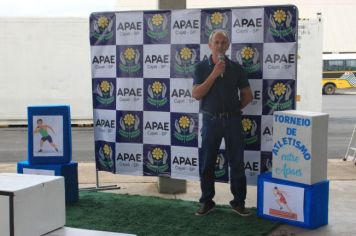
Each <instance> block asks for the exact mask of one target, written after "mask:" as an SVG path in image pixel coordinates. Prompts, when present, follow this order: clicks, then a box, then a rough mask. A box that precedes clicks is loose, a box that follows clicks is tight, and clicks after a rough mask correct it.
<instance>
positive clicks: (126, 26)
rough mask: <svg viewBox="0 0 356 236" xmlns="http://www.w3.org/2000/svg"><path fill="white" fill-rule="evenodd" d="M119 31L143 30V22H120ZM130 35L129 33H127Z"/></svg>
mask: <svg viewBox="0 0 356 236" xmlns="http://www.w3.org/2000/svg"><path fill="white" fill-rule="evenodd" d="M117 30H118V31H131V30H142V22H140V21H138V22H128V21H125V22H118V26H117ZM127 34H128V33H127Z"/></svg>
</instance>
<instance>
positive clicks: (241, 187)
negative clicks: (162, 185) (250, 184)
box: [199, 114, 246, 207]
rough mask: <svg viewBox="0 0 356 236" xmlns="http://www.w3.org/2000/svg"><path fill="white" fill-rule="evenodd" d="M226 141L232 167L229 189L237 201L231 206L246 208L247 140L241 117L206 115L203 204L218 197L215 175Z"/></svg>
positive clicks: (203, 140)
mask: <svg viewBox="0 0 356 236" xmlns="http://www.w3.org/2000/svg"><path fill="white" fill-rule="evenodd" d="M223 137H224V139H225V149H226V156H227V159H228V162H229V166H230V184H231V186H230V189H231V193H232V194H233V196H234V199H233V200H232V201H231V202H230V204H231V205H232V206H233V207H235V206H244V205H245V199H246V176H245V168H244V138H243V135H242V125H241V115H240V114H234V115H231V116H226V117H220V116H212V115H207V114H203V128H202V162H203V163H202V169H201V173H200V174H201V177H200V186H201V190H202V196H201V198H200V200H199V201H200V202H201V203H209V202H212V199H213V197H214V195H215V187H214V176H215V175H214V172H215V164H216V159H217V154H218V150H219V148H220V143H221V141H222V138H223Z"/></svg>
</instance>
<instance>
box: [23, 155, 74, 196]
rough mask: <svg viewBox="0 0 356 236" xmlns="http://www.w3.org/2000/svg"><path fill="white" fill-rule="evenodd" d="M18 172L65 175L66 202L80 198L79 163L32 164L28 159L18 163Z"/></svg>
mask: <svg viewBox="0 0 356 236" xmlns="http://www.w3.org/2000/svg"><path fill="white" fill-rule="evenodd" d="M17 173H20V174H45V175H54V176H63V177H64V179H65V180H64V183H65V199H66V203H74V202H77V201H78V200H79V188H78V163H76V162H71V163H67V164H48V165H42V164H41V165H39V164H37V165H32V164H29V162H28V161H20V162H18V163H17Z"/></svg>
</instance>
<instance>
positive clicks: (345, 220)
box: [0, 159, 356, 236]
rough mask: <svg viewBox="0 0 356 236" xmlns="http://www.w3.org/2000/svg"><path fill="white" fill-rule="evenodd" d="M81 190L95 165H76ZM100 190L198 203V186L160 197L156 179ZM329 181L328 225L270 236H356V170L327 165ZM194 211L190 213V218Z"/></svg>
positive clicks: (117, 179)
mask: <svg viewBox="0 0 356 236" xmlns="http://www.w3.org/2000/svg"><path fill="white" fill-rule="evenodd" d="M5 172H16V164H15V163H2V164H0V173H5ZM78 172H79V173H78V174H79V183H80V188H84V187H92V186H95V183H96V176H95V163H92V162H81V163H79V171H78ZM99 177H100V186H105V185H113V184H116V185H118V186H120V187H121V189H120V190H110V192H115V193H127V194H138V195H145V196H158V197H162V198H171V199H184V200H191V201H197V200H198V199H199V196H200V187H199V182H197V181H188V182H187V192H186V193H182V194H160V193H158V191H157V177H142V176H124V175H114V174H111V173H107V172H100V173H99ZM328 179H329V180H330V196H329V224H328V225H327V226H323V227H320V228H318V229H316V230H306V229H303V228H298V227H293V226H289V225H282V226H280V227H279V228H277V229H276V230H274V231H273V232H272V233H270V235H271V236H282V235H283V236H294V235H313V236H314V235H323V236H328V235H339V236H344V235H345V236H346V235H356V227H354V225H355V222H356V213H355V212H356V166H355V165H354V164H353V162H344V161H341V160H335V159H332V160H329V161H328ZM231 198H232V195H231V193H230V189H229V185H228V184H223V183H217V184H216V196H215V198H214V200H215V201H216V202H217V203H218V204H228V202H229V200H230V199H231ZM256 199H257V188H256V186H248V189H247V199H246V206H247V207H256V206H257V203H256ZM195 210H196V209H192V214H193V213H194V211H195Z"/></svg>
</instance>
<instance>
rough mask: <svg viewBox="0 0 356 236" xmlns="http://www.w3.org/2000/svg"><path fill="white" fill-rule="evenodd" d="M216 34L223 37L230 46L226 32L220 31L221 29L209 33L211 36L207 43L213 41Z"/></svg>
mask: <svg viewBox="0 0 356 236" xmlns="http://www.w3.org/2000/svg"><path fill="white" fill-rule="evenodd" d="M217 34H221V35H223V36H224V37H225V38H226V39H227V41H228V43H229V44H230V37H229V35H228V34H227V32H226V31H225V30H222V29H217V30H214V31H213V32H211V34H210V36H209V43H211V41H212V40H213V37H214V36H215V35H217Z"/></svg>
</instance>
